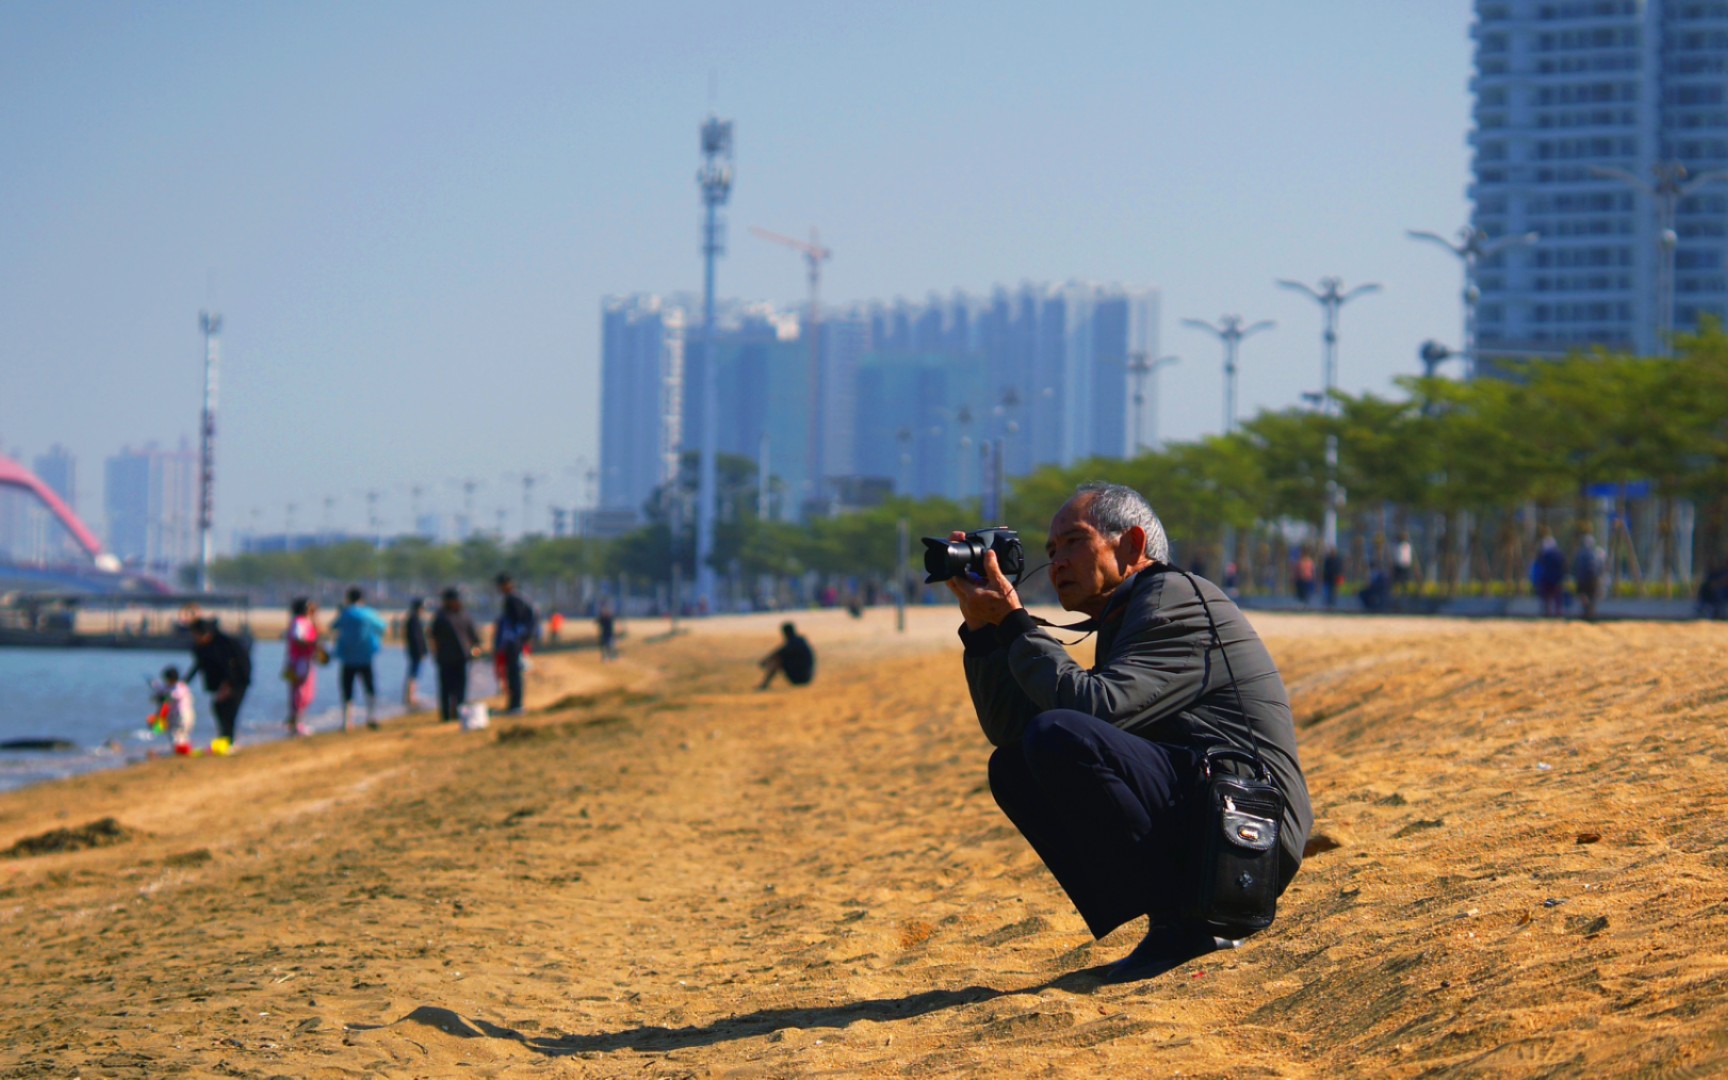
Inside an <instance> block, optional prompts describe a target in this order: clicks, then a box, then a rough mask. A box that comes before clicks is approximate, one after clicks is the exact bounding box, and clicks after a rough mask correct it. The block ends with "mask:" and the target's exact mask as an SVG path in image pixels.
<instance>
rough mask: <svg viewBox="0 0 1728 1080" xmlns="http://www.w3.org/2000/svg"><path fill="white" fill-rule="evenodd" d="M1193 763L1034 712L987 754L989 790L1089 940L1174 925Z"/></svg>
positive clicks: (1101, 728) (1090, 723)
mask: <svg viewBox="0 0 1728 1080" xmlns="http://www.w3.org/2000/svg"><path fill="white" fill-rule="evenodd" d="M1198 768H1199V761H1198V758H1197V757H1196V755H1195V754H1194V753H1192V752H1191V751H1188V750H1184V749H1182V748H1180V747H1175V746H1165V745H1162V744H1160V743H1155V742H1151V741H1149V740H1146V739H1142V738H1141V737H1139V736H1138V735H1130V734H1128V733H1127V732H1125V731H1123V730H1122V729H1120V728H1118V727H1115V726H1113V725H1111V724H1107V723H1105V722H1104V721H1102V720H1099V719H1097V718H1096V717H1093V716H1088V715H1086V714H1085V713H1079V712H1072V711H1069V710H1066V709H1056V710H1052V711H1050V712H1045V713H1040V714H1038V715H1037V716H1036V717H1034V718H1033V719H1032V722H1031V723H1030V724H1028V725H1027V727H1026V733H1025V736H1024V737H1023V738H1022V739H1021V740H1020V742H1018V743H1014V744H1012V745H1009V746H1004V747H1001V748H1000V749H998V750H997V751H996V752H995V753H994V754H993V755H991V757H990V792H991V794H993V795H995V796H996V804H997V805H998V806H1000V807H1001V808H1002V812H1003V813H1005V814H1007V815H1008V818H1009V820H1010V821H1012V822H1014V826H1015V828H1017V829H1019V830H1020V833H1021V835H1023V836H1024V837H1026V840H1027V841H1028V842H1029V843H1030V844H1031V845H1032V849H1033V850H1034V851H1036V852H1037V853H1038V857H1039V858H1041V859H1043V860H1044V865H1045V866H1047V867H1049V868H1050V872H1051V873H1052V874H1054V875H1055V876H1056V880H1057V882H1058V883H1059V884H1060V885H1061V886H1062V888H1063V890H1064V891H1066V892H1067V893H1068V898H1069V899H1070V900H1072V901H1073V902H1074V907H1075V908H1076V909H1077V910H1078V911H1079V912H1080V917H1081V918H1083V919H1085V920H1086V927H1087V929H1089V930H1091V931H1092V935H1093V936H1094V937H1100V938H1101V937H1103V936H1104V935H1106V934H1108V933H1109V932H1110V931H1112V930H1114V929H1116V928H1117V927H1118V926H1121V925H1122V924H1123V923H1125V922H1128V921H1129V920H1130V919H1133V918H1136V917H1138V916H1141V915H1151V916H1152V918H1153V921H1154V922H1155V923H1162V922H1170V921H1173V920H1174V919H1175V916H1176V913H1177V911H1178V909H1179V907H1180V904H1181V888H1180V886H1181V874H1182V862H1183V858H1184V853H1185V852H1186V850H1187V846H1188V825H1189V813H1188V803H1189V801H1190V800H1189V794H1190V792H1191V791H1192V790H1193V788H1194V784H1195V778H1196V774H1197V770H1198Z"/></svg>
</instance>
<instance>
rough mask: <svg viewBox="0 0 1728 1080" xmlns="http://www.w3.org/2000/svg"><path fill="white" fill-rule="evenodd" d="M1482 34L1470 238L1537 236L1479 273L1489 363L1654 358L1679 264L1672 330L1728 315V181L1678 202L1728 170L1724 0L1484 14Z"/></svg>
mask: <svg viewBox="0 0 1728 1080" xmlns="http://www.w3.org/2000/svg"><path fill="white" fill-rule="evenodd" d="M1472 33H1473V36H1474V37H1475V40H1476V76H1475V78H1474V80H1472V88H1473V89H1474V91H1475V95H1476V103H1475V129H1474V131H1473V132H1472V134H1471V142H1472V144H1473V145H1474V148H1475V156H1474V165H1473V169H1474V182H1473V184H1472V185H1471V195H1472V198H1473V201H1474V211H1473V215H1472V224H1473V226H1474V227H1475V228H1476V229H1477V230H1479V231H1481V232H1483V233H1484V234H1486V235H1487V236H1488V237H1489V238H1490V239H1492V238H1495V237H1502V236H1511V235H1516V234H1520V233H1524V232H1528V231H1535V232H1537V233H1539V234H1540V236H1541V239H1540V241H1539V242H1538V243H1536V244H1535V245H1533V246H1529V247H1520V248H1513V249H1509V250H1505V251H1502V252H1501V253H1499V254H1497V255H1494V256H1491V257H1490V258H1489V259H1487V260H1486V261H1485V262H1484V263H1483V265H1482V266H1481V268H1480V269H1479V270H1478V274H1477V284H1478V287H1479V288H1480V290H1481V299H1480V302H1479V306H1478V311H1477V341H1478V344H1479V348H1480V350H1481V352H1482V354H1483V355H1484V356H1485V357H1486V358H1488V359H1490V360H1491V359H1492V357H1493V355H1494V354H1495V353H1496V352H1500V351H1512V352H1516V351H1518V350H1520V349H1529V350H1533V351H1538V352H1553V351H1560V350H1563V349H1568V348H1573V347H1578V346H1583V345H1592V344H1600V345H1607V346H1610V347H1620V348H1636V349H1638V350H1640V351H1642V352H1646V353H1651V352H1656V351H1658V342H1657V340H1656V339H1657V328H1658V327H1659V326H1661V325H1663V324H1664V323H1665V322H1667V321H1669V320H1665V319H1664V318H1663V317H1662V315H1661V313H1660V312H1659V303H1658V301H1659V297H1660V296H1661V295H1662V294H1663V293H1665V292H1667V291H1668V290H1665V289H1664V288H1663V287H1662V284H1661V282H1662V280H1663V277H1664V275H1663V272H1662V271H1663V267H1664V265H1665V264H1666V263H1667V262H1668V261H1669V260H1670V259H1671V260H1672V267H1673V283H1672V291H1671V299H1670V300H1667V301H1664V303H1671V304H1672V309H1671V313H1670V315H1669V319H1671V325H1672V326H1673V327H1674V328H1675V329H1676V330H1679V331H1681V332H1685V331H1688V330H1690V329H1692V328H1694V327H1695V326H1696V325H1697V324H1698V321H1699V319H1700V317H1701V316H1704V315H1713V316H1715V317H1717V318H1721V317H1723V315H1724V314H1725V313H1728V183H1720V182H1717V183H1704V184H1702V185H1700V186H1696V187H1693V188H1691V189H1690V191H1689V193H1687V194H1685V196H1684V197H1679V194H1678V191H1679V189H1680V188H1681V186H1682V185H1683V184H1687V183H1688V182H1689V181H1697V180H1701V179H1703V178H1704V176H1705V174H1708V173H1710V172H1712V171H1715V170H1722V169H1728V0H1476V24H1475V26H1474V27H1473V29H1472ZM1676 166H1679V167H1682V168H1683V169H1684V170H1685V173H1684V175H1685V176H1686V177H1687V178H1688V180H1687V181H1680V182H1679V183H1669V184H1667V185H1664V183H1663V181H1662V180H1661V179H1660V177H1662V176H1668V177H1672V178H1674V179H1676V180H1678V179H1679V177H1680V176H1681V174H1680V173H1679V172H1678V171H1677V170H1676V169H1675V167H1676ZM1598 169H1610V170H1619V171H1621V172H1623V173H1627V174H1630V178H1631V182H1628V181H1627V180H1626V179H1615V178H1613V177H1610V176H1605V175H1602V174H1601V173H1599V172H1597V171H1595V170H1598ZM1640 183H1641V184H1643V185H1646V186H1648V187H1649V188H1650V189H1651V190H1640V187H1639V184H1640ZM1664 186H1666V187H1667V188H1668V189H1669V190H1670V191H1673V192H1674V200H1673V201H1674V207H1673V210H1674V213H1673V227H1674V229H1673V231H1674V236H1673V237H1672V242H1671V243H1669V244H1665V243H1664V238H1663V235H1662V234H1663V231H1664V230H1663V229H1662V228H1661V227H1660V221H1661V209H1660V207H1661V204H1662V201H1663V199H1662V197H1661V195H1660V194H1659V192H1660V191H1661V190H1662V189H1663V188H1664Z"/></svg>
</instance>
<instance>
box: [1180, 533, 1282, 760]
mask: <svg viewBox="0 0 1728 1080" xmlns="http://www.w3.org/2000/svg"><path fill="white" fill-rule="evenodd" d="M1169 569H1170V570H1171V572H1173V573H1177V574H1181V575H1182V576H1183V577H1185V578H1187V579H1188V585H1189V587H1190V588H1192V589H1193V590H1194V596H1195V598H1196V599H1198V600H1199V601H1200V610H1202V611H1204V612H1205V613H1206V626H1207V627H1208V628H1209V629H1210V630H1211V632H1212V644H1213V645H1216V646H1217V647H1218V653H1219V655H1220V656H1222V657H1224V671H1225V673H1226V674H1227V675H1229V677H1230V690H1231V692H1233V693H1234V694H1235V695H1236V711H1237V712H1239V713H1241V714H1242V726H1243V727H1245V728H1247V729H1248V745H1249V753H1250V754H1251V755H1252V756H1253V759H1254V766H1255V768H1256V769H1257V770H1258V771H1259V773H1260V778H1261V779H1262V780H1270V779H1271V776H1272V770H1271V769H1270V768H1269V767H1268V766H1267V765H1266V759H1265V758H1264V757H1262V756H1261V755H1260V736H1259V735H1257V734H1255V732H1254V721H1253V720H1252V719H1251V718H1249V716H1248V704H1247V702H1245V701H1243V700H1242V684H1241V683H1239V682H1237V681H1236V669H1235V667H1234V666H1233V665H1232V664H1231V663H1230V650H1229V649H1227V648H1225V647H1224V637H1223V635H1221V634H1220V633H1219V632H1218V620H1217V619H1215V618H1213V617H1212V605H1211V604H1210V603H1208V602H1207V600H1206V594H1205V593H1204V592H1202V591H1201V589H1200V583H1199V582H1198V581H1197V580H1195V578H1194V575H1193V574H1190V573H1189V572H1188V571H1186V570H1184V569H1182V568H1181V567H1179V566H1171V567H1169ZM1206 668H1207V677H1206V681H1208V682H1210V681H1211V678H1210V676H1211V668H1212V658H1211V656H1210V655H1208V656H1207V657H1206ZM1200 692H1201V694H1205V692H1206V688H1205V686H1204V685H1202V686H1201V690H1200ZM1241 753H1242V752H1241V751H1240V750H1236V749H1234V748H1230V747H1226V748H1224V749H1214V750H1208V751H1207V752H1206V754H1205V755H1204V757H1205V762H1204V767H1205V769H1206V775H1207V776H1211V775H1212V759H1213V758H1214V757H1218V758H1223V759H1228V758H1230V757H1238V758H1239V757H1240V755H1241Z"/></svg>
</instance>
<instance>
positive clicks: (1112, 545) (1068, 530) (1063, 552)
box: [1044, 494, 1128, 615]
mask: <svg viewBox="0 0 1728 1080" xmlns="http://www.w3.org/2000/svg"><path fill="white" fill-rule="evenodd" d="M1095 498H1097V496H1095V495H1092V494H1085V495H1077V496H1075V497H1074V498H1072V499H1070V500H1068V502H1066V503H1065V504H1063V506H1062V509H1061V510H1058V511H1057V512H1056V516H1055V517H1054V518H1053V519H1051V521H1050V539H1049V540H1048V541H1047V542H1046V543H1045V545H1044V553H1045V554H1046V555H1047V556H1049V558H1050V584H1052V585H1054V586H1055V587H1056V596H1057V598H1058V599H1059V600H1061V602H1062V606H1063V608H1065V609H1067V610H1068V611H1082V612H1085V613H1086V614H1088V615H1098V614H1100V613H1102V612H1103V610H1104V605H1105V603H1106V602H1107V601H1108V600H1109V599H1110V594H1111V593H1112V592H1114V591H1115V590H1116V586H1118V585H1120V584H1122V582H1123V581H1124V580H1125V579H1126V578H1127V576H1128V575H1127V573H1126V572H1125V571H1127V569H1128V567H1127V566H1126V565H1125V564H1124V560H1123V559H1122V558H1121V556H1120V548H1121V546H1122V540H1125V539H1127V537H1126V536H1124V537H1122V538H1121V539H1119V540H1116V541H1111V540H1108V539H1106V538H1105V537H1104V536H1103V535H1102V534H1100V533H1099V532H1098V530H1097V529H1096V528H1094V527H1093V526H1092V523H1091V522H1089V521H1087V520H1086V517H1085V510H1086V506H1087V504H1089V503H1090V502H1091V501H1092V500H1093V499H1095Z"/></svg>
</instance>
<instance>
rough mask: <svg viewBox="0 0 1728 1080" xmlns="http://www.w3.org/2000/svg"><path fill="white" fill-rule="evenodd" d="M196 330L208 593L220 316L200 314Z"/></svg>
mask: <svg viewBox="0 0 1728 1080" xmlns="http://www.w3.org/2000/svg"><path fill="white" fill-rule="evenodd" d="M198 328H199V329H200V330H202V331H203V332H204V417H203V422H202V423H201V424H200V425H199V429H198V430H199V434H198V591H199V592H209V591H210V562H211V560H212V559H213V558H214V557H215V553H216V552H215V534H214V531H213V529H214V523H215V519H216V361H217V359H218V357H219V354H220V349H221V340H222V339H221V335H222V316H221V315H218V314H215V313H213V312H209V311H200V312H199V313H198Z"/></svg>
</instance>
